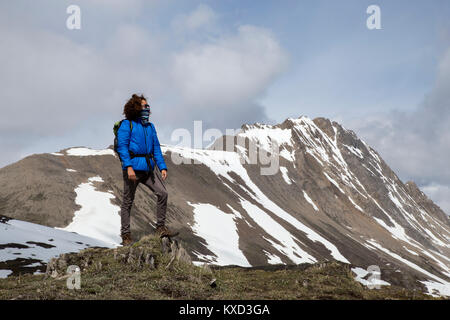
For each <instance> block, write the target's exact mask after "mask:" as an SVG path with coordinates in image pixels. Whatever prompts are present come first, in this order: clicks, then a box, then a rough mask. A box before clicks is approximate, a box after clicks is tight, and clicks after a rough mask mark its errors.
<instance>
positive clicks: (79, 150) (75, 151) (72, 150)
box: [66, 147, 115, 157]
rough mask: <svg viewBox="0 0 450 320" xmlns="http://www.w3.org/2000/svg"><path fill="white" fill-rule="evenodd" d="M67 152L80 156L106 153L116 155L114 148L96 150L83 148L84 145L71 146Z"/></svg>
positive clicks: (70, 154) (103, 154)
mask: <svg viewBox="0 0 450 320" xmlns="http://www.w3.org/2000/svg"><path fill="white" fill-rule="evenodd" d="M66 154H67V155H69V156H79V157H84V156H105V155H112V156H115V154H114V150H112V149H103V150H95V149H91V148H83V147H78V148H70V149H68V150H66Z"/></svg>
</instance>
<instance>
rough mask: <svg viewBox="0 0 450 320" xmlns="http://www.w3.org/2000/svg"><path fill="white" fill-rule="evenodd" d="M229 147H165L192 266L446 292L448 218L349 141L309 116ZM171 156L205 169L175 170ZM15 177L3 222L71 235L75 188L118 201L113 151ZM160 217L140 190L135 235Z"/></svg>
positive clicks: (335, 126)
mask: <svg viewBox="0 0 450 320" xmlns="http://www.w3.org/2000/svg"><path fill="white" fill-rule="evenodd" d="M221 139H222V142H223V140H224V139H226V137H225V136H224V137H222V138H221ZM221 139H217V140H216V141H215V142H214V143H213V144H212V147H211V148H210V149H190V148H183V147H178V146H165V145H164V146H163V147H162V149H163V153H164V155H165V158H166V162H167V165H168V167H169V172H170V178H169V180H168V181H167V188H168V191H169V209H168V223H169V226H171V227H174V228H177V229H179V230H180V238H182V239H183V240H184V241H185V242H186V243H187V245H186V249H187V250H188V251H189V253H190V254H191V255H192V256H193V257H194V258H195V259H194V260H198V261H203V262H208V263H214V264H219V265H226V264H232V262H236V261H237V262H238V263H237V264H240V265H252V266H256V265H267V264H274V263H285V264H292V263H295V264H298V263H303V262H309V263H312V262H317V261H321V260H338V261H342V262H351V263H352V264H354V265H359V266H361V267H362V268H367V267H368V266H370V265H379V267H380V269H381V270H382V274H383V276H382V277H383V279H384V276H387V277H388V278H389V275H391V276H392V275H394V274H395V273H396V272H397V270H399V272H401V273H402V275H404V279H402V280H399V279H398V278H399V277H394V276H392V281H393V282H392V283H395V284H401V285H403V286H405V287H411V288H412V287H420V288H421V289H422V290H425V291H426V290H428V291H431V290H437V289H436V288H437V287H439V288H440V291H441V292H444V293H445V292H446V291H445V290H444V289H442V288H441V287H440V286H439V284H442V285H443V286H444V288H446V287H447V286H448V281H449V280H450V259H449V258H448V257H449V255H450V251H449V248H450V244H449V242H450V222H449V219H448V217H447V216H446V214H445V213H444V212H443V211H442V210H441V209H440V208H439V207H438V206H437V205H435V204H434V203H433V202H432V201H431V200H430V199H428V197H426V195H425V194H423V192H421V191H420V190H419V189H418V188H417V186H416V185H415V184H414V183H403V182H402V181H401V180H400V179H399V178H398V176H397V175H396V174H395V172H393V171H392V170H391V169H390V168H389V166H388V165H387V164H386V163H385V162H384V161H383V159H382V158H381V156H380V155H379V154H378V153H377V152H376V151H375V150H374V149H372V148H371V147H370V146H368V145H367V144H366V143H365V142H364V141H363V140H361V139H359V138H358V137H357V135H356V134H355V133H354V132H353V131H351V130H347V129H346V128H344V127H343V126H341V125H340V124H339V123H337V122H335V121H330V120H329V119H326V118H315V119H314V120H311V119H309V118H307V117H304V116H302V117H300V118H297V119H294V118H288V119H286V120H285V121H284V122H282V123H280V124H277V125H273V126H272V125H265V124H254V125H243V126H242V127H241V131H240V132H239V133H237V134H236V136H235V137H234V138H233V151H230V152H227V151H223V144H222V146H221V141H220V140H221ZM238 139H243V140H244V141H245V145H244V146H240V145H239V144H238ZM250 141H252V142H253V143H254V144H255V145H256V146H257V148H258V150H261V149H264V150H269V149H270V148H271V147H272V146H273V145H274V144H277V145H278V146H279V147H280V149H279V155H280V157H279V166H280V170H278V172H277V173H276V174H274V175H261V168H262V167H263V166H261V164H259V163H257V164H248V163H245V161H244V163H241V160H242V159H245V158H246V157H247V158H248V156H249V145H250ZM221 148H222V149H221ZM174 154H175V155H181V159H184V160H189V161H192V160H195V161H196V162H198V163H197V164H195V163H194V164H184V163H182V164H179V165H176V164H174V163H173V161H172V155H174ZM25 160H26V161H25ZM189 161H188V162H189ZM7 167H8V170H4V169H5V168H6V167H4V168H2V169H0V177H1V178H2V179H5V180H6V181H8V183H9V182H10V181H11V183H10V184H6V185H8V186H9V187H8V188H7V187H5V186H2V187H0V213H1V214H4V215H7V216H12V217H13V218H16V219H23V220H26V221H30V222H34V223H41V224H45V225H49V226H52V227H60V228H67V227H68V226H69V225H70V223H71V221H72V219H73V217H74V215H76V212H78V211H80V210H81V209H82V208H83V206H88V205H89V204H81V205H80V204H77V199H78V198H79V194H78V193H77V192H76V191H75V190H78V189H77V188H79V189H83V188H88V187H89V188H91V189H89V190H94V191H97V192H99V193H98V195H101V192H103V193H109V194H110V195H113V196H114V197H112V198H111V200H110V201H111V203H112V204H113V205H115V206H119V205H120V202H121V200H120V199H121V188H122V182H121V179H122V177H121V171H120V163H119V161H118V159H117V157H116V156H115V155H114V152H113V151H112V149H111V146H110V147H109V148H108V149H104V150H97V151H95V150H91V149H89V148H84V147H78V148H75V147H73V148H66V149H63V150H60V151H59V152H57V153H53V154H51V153H49V154H40V155H33V156H29V157H27V158H25V159H22V160H20V161H19V162H17V163H15V164H12V165H9V166H7ZM31 167H33V170H32V169H30V168H31ZM68 169H71V170H76V171H70V170H68ZM93 177H99V178H95V179H93ZM14 178H16V179H17V178H19V179H18V180H19V181H27V182H30V183H31V187H30V185H27V186H23V185H21V184H14V183H13V182H12V181H14V180H13V179H14ZM21 178H22V179H21ZM89 179H91V180H89ZM86 181H87V182H86ZM80 186H81V187H80ZM83 190H84V189H83ZM27 192H28V193H27ZM24 193H26V194H24ZM61 208H64V209H65V210H61ZM153 208H154V199H153V197H152V196H151V193H150V192H149V191H148V190H145V189H144V188H139V189H138V191H137V193H136V199H135V205H134V206H133V209H132V231H133V233H135V234H136V235H137V236H140V235H144V234H148V233H150V232H152V231H153V226H152V223H153V221H154V218H155V217H154V213H150V212H148V211H149V210H152V211H153ZM101 209H102V208H101ZM77 210H78V211H77ZM114 210H116V209H114ZM97 211H101V210H97ZM30 212H32V213H33V214H30ZM104 215H105V216H106V213H104ZM152 220H153V221H152ZM80 231H82V230H80ZM108 232H113V231H112V230H108ZM116 232H117V233H118V230H117V231H116ZM388 280H389V279H388ZM424 286H426V289H424Z"/></svg>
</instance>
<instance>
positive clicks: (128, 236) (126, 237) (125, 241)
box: [121, 233, 133, 246]
mask: <svg viewBox="0 0 450 320" xmlns="http://www.w3.org/2000/svg"><path fill="white" fill-rule="evenodd" d="M132 243H133V240H131V233H124V234H122V243H121V245H123V246H129V245H130V244H132Z"/></svg>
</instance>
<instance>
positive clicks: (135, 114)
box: [117, 94, 178, 245]
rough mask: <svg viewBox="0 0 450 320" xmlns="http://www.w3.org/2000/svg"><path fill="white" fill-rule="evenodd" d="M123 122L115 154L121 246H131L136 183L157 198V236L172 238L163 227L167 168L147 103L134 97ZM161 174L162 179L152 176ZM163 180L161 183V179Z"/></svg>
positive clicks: (141, 97) (145, 100)
mask: <svg viewBox="0 0 450 320" xmlns="http://www.w3.org/2000/svg"><path fill="white" fill-rule="evenodd" d="M123 114H124V115H125V118H126V119H124V120H123V121H122V122H121V123H120V127H119V129H118V131H117V153H118V154H119V157H120V160H121V162H122V173H123V185H124V190H123V201H122V205H121V207H120V218H121V230H120V231H121V232H120V233H121V237H122V245H130V244H131V243H132V238H131V230H130V211H131V207H132V205H133V201H134V195H135V193H136V188H137V186H138V185H139V183H141V182H142V183H143V184H144V185H146V186H147V187H148V188H149V189H150V190H151V191H152V192H153V193H155V194H156V196H157V203H156V218H157V221H156V233H157V234H158V235H159V236H160V237H161V238H162V237H173V236H176V235H177V234H178V232H174V231H170V230H169V229H168V228H167V227H166V226H165V220H166V209H167V190H166V187H165V186H164V183H163V180H166V179H167V166H166V163H165V162H164V157H163V154H162V152H161V146H160V144H159V140H158V136H157V135H156V130H155V126H154V125H153V123H151V122H150V121H149V116H150V114H151V112H150V106H149V105H148V103H147V99H146V98H145V97H144V96H143V95H141V96H138V95H137V94H133V95H132V97H131V98H130V99H129V100H128V102H127V103H126V104H125V106H124V110H123ZM155 166H158V168H159V170H160V171H161V177H160V176H159V175H158V174H157V172H155ZM161 178H162V179H161Z"/></svg>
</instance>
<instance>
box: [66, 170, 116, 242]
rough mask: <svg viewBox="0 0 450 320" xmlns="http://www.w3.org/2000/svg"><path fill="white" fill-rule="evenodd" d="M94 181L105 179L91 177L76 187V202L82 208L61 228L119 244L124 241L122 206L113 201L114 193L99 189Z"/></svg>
mask: <svg viewBox="0 0 450 320" xmlns="http://www.w3.org/2000/svg"><path fill="white" fill-rule="evenodd" d="M92 182H103V179H102V178H101V177H99V176H95V177H90V178H89V179H88V182H86V183H81V184H80V185H79V186H78V187H76V188H75V193H76V194H77V197H76V198H75V203H76V204H78V205H80V206H81V209H80V210H78V211H76V212H75V214H74V217H73V220H72V222H71V223H70V224H69V225H68V226H67V227H65V228H61V230H66V231H72V232H77V233H79V234H82V235H85V236H89V237H92V238H96V239H99V240H102V241H104V242H107V243H109V244H111V245H113V246H117V245H119V244H120V243H121V241H122V240H121V238H120V215H119V211H120V207H119V206H116V205H114V204H112V203H111V199H114V198H115V196H114V195H113V194H111V193H110V192H102V191H98V190H97V189H96V188H95V186H94V185H93V183H92Z"/></svg>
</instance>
